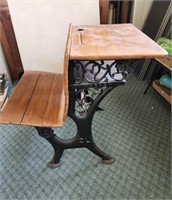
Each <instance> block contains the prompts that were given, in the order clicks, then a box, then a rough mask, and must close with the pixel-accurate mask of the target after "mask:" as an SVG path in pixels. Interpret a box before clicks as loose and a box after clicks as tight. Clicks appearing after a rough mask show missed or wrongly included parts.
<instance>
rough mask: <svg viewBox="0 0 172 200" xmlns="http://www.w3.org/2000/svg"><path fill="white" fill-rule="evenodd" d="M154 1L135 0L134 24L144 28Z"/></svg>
mask: <svg viewBox="0 0 172 200" xmlns="http://www.w3.org/2000/svg"><path fill="white" fill-rule="evenodd" d="M153 1H154V0H134V8H133V24H134V25H135V26H136V27H137V28H139V29H140V30H141V29H142V28H143V25H144V22H145V20H146V18H147V15H148V13H149V11H150V8H151V6H152V2H153ZM157 14H158V13H157Z"/></svg>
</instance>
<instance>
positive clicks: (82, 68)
mask: <svg viewBox="0 0 172 200" xmlns="http://www.w3.org/2000/svg"><path fill="white" fill-rule="evenodd" d="M134 68H135V65H133V63H132V62H131V61H130V60H129V61H128V60H116V61H102V60H101V61H75V62H74V81H75V84H81V83H84V82H86V83H102V82H104V83H110V82H114V81H124V80H125V78H126V77H127V76H128V74H130V73H131V72H132V71H133V69H134Z"/></svg>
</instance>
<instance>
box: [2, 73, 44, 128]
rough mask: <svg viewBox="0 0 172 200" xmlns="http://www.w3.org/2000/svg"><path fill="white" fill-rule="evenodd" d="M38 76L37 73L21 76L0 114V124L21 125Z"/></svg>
mask: <svg viewBox="0 0 172 200" xmlns="http://www.w3.org/2000/svg"><path fill="white" fill-rule="evenodd" d="M39 75H40V73H39V72H35V73H33V72H27V73H25V74H24V75H23V77H22V79H21V80H20V81H19V83H18V84H17V87H16V89H15V91H14V92H13V94H12V96H11V97H10V99H9V100H8V102H7V104H6V106H5V107H4V109H3V112H2V113H1V114H0V123H3V124H21V121H22V119H23V116H24V114H25V112H26V109H27V106H28V104H29V102H30V99H31V97H32V93H33V90H34V88H35V85H36V83H37V81H38V78H39Z"/></svg>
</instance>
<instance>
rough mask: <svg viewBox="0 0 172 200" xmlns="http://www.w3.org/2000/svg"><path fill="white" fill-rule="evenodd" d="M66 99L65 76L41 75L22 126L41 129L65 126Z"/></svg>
mask: <svg viewBox="0 0 172 200" xmlns="http://www.w3.org/2000/svg"><path fill="white" fill-rule="evenodd" d="M64 97H65V96H64V91H63V75H61V74H54V73H48V72H47V73H46V72H44V73H41V75H40V77H39V80H38V83H37V85H36V88H35V90H34V93H33V96H32V99H31V101H30V103H29V106H28V108H27V111H26V113H25V116H24V118H23V120H22V123H21V124H22V125H32V126H40V127H61V126H63V114H64V107H65V106H64V105H65V98H64Z"/></svg>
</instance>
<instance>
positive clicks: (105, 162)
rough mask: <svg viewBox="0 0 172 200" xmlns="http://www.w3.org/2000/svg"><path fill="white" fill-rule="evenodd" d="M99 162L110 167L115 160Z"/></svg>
mask: <svg viewBox="0 0 172 200" xmlns="http://www.w3.org/2000/svg"><path fill="white" fill-rule="evenodd" d="M101 162H102V163H103V164H106V165H111V164H112V163H114V162H115V159H113V158H111V159H108V160H104V159H102V160H101Z"/></svg>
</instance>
